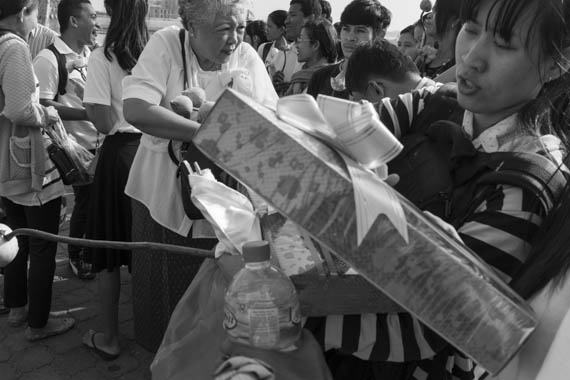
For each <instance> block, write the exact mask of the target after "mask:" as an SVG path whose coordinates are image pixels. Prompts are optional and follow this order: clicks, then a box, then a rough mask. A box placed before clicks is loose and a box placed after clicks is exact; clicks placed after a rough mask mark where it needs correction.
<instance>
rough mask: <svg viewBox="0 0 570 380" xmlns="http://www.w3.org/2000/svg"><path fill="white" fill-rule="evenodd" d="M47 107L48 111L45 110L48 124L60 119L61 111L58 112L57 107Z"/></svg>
mask: <svg viewBox="0 0 570 380" xmlns="http://www.w3.org/2000/svg"><path fill="white" fill-rule="evenodd" d="M45 109H46V112H45V115H46V126H49V125H53V124H55V123H57V122H58V121H59V120H60V118H59V113H58V112H57V110H56V109H55V107H53V106H49V107H46V108H45Z"/></svg>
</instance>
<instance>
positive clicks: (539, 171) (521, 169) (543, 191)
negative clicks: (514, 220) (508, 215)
mask: <svg viewBox="0 0 570 380" xmlns="http://www.w3.org/2000/svg"><path fill="white" fill-rule="evenodd" d="M491 155H492V160H491V161H492V166H495V170H493V171H490V172H486V173H484V174H482V175H481V176H480V177H479V178H478V179H477V180H476V182H475V185H474V189H478V188H481V187H482V186H489V185H493V186H496V185H509V186H514V187H518V188H521V189H523V190H526V191H528V192H530V193H531V194H532V195H533V196H534V197H535V199H536V200H537V201H539V202H540V204H541V206H542V207H543V208H544V210H545V211H547V210H550V209H552V207H553V206H554V205H555V204H556V203H557V202H558V200H559V197H560V194H562V191H563V189H564V187H565V186H566V184H567V182H568V180H569V174H568V173H567V172H565V171H564V170H563V169H562V165H563V164H560V165H557V164H555V163H554V162H552V161H551V160H550V159H548V158H546V157H544V156H542V155H540V154H537V153H525V152H495V153H492V154H491ZM476 194H477V196H475V198H474V200H473V202H471V205H472V206H471V207H470V208H469V209H468V212H466V213H465V214H464V215H463V216H462V217H461V218H460V220H456V221H455V223H453V224H454V225H455V226H459V225H462V224H463V223H464V222H465V220H467V219H468V218H469V217H470V216H471V215H472V214H473V212H474V211H475V207H477V206H478V205H479V204H480V203H481V202H482V201H483V199H482V198H484V197H485V192H478V193H476Z"/></svg>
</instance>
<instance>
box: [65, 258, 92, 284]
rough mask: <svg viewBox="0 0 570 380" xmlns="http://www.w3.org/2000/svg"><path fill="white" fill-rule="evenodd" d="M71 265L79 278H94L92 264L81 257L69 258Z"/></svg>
mask: <svg viewBox="0 0 570 380" xmlns="http://www.w3.org/2000/svg"><path fill="white" fill-rule="evenodd" d="M69 267H70V268H71V271H72V272H73V274H74V275H75V276H77V278H79V279H81V280H93V279H94V278H95V273H93V272H91V264H88V263H86V262H85V261H83V260H81V259H69Z"/></svg>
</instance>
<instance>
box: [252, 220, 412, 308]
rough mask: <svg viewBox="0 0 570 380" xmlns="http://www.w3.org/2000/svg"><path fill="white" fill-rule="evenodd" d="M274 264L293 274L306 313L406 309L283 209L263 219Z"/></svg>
mask: <svg viewBox="0 0 570 380" xmlns="http://www.w3.org/2000/svg"><path fill="white" fill-rule="evenodd" d="M261 229H262V232H263V237H264V239H265V240H267V241H269V244H270V246H271V251H272V255H271V258H272V260H273V262H274V264H275V265H277V266H279V267H281V269H282V270H283V271H284V272H285V273H286V274H287V275H288V276H289V277H290V278H291V280H292V281H293V284H294V285H295V288H296V289H297V294H298V296H299V302H300V304H301V314H302V315H303V316H308V317H313V316H324V315H347V314H358V313H398V312H403V311H405V310H404V309H402V307H400V306H399V305H398V304H396V303H395V302H394V301H393V300H392V299H390V298H389V297H387V296H386V295H385V294H384V293H383V292H382V291H380V290H379V289H378V288H377V287H376V286H374V285H373V284H371V283H370V282H368V281H367V280H366V279H364V278H363V277H362V276H360V275H358V274H357V273H356V272H354V271H353V270H351V269H350V267H349V266H348V265H347V264H346V263H345V262H343V261H341V260H339V259H338V258H336V257H335V256H333V255H332V254H331V253H330V252H329V251H328V250H326V249H324V248H323V247H322V246H321V245H320V244H319V243H318V242H317V241H315V240H314V239H312V238H311V237H310V236H309V235H308V234H307V233H306V232H304V231H303V230H302V229H300V228H299V227H298V226H297V225H296V224H294V223H293V222H292V221H291V220H289V219H287V218H286V217H285V216H283V215H282V214H280V213H273V214H270V215H266V216H264V217H263V218H262V219H261Z"/></svg>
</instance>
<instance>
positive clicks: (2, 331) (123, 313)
mask: <svg viewBox="0 0 570 380" xmlns="http://www.w3.org/2000/svg"><path fill="white" fill-rule="evenodd" d="M67 231H68V223H67V222H66V223H64V225H63V227H62V231H61V232H60V233H61V234H66V233H67ZM121 278H122V290H121V298H120V302H121V305H120V309H119V320H120V324H121V325H120V331H121V346H122V354H121V356H120V357H119V358H118V359H116V360H114V361H111V362H106V361H103V360H102V359H101V358H100V357H99V356H97V355H96V354H95V353H94V352H91V351H90V350H89V349H88V348H86V347H84V346H82V344H81V336H82V335H83V334H84V333H85V331H87V330H88V329H90V328H93V329H98V328H99V327H100V326H101V315H100V311H99V306H98V296H97V290H96V289H97V287H96V280H92V281H81V280H79V279H77V278H76V277H75V276H73V274H72V273H71V270H70V269H69V268H68V266H67V254H66V246H65V245H63V244H61V245H60V246H59V249H58V254H57V269H56V278H55V280H54V284H53V302H52V311H53V312H57V313H69V314H70V315H71V316H73V317H74V318H75V320H76V324H75V327H74V328H73V329H72V330H71V331H69V332H67V333H65V334H63V335H60V336H56V337H52V338H49V339H45V340H42V341H39V342H35V343H29V342H28V341H27V340H26V339H25V338H24V334H23V333H24V327H21V328H11V327H9V326H7V324H6V318H7V316H6V315H2V316H0V379H1V380H36V379H37V380H68V379H73V380H75V379H78V380H84V379H85V380H106V379H125V380H130V379H132V380H144V379H150V371H149V369H148V368H149V366H150V363H151V361H152V358H153V354H152V353H150V352H148V351H146V350H145V349H144V348H142V347H140V346H139V345H137V344H136V342H135V338H134V329H133V311H132V303H131V278H130V276H129V274H128V272H127V271H126V270H124V271H123V272H122V275H121ZM2 287H3V281H0V291H1V290H2Z"/></svg>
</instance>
